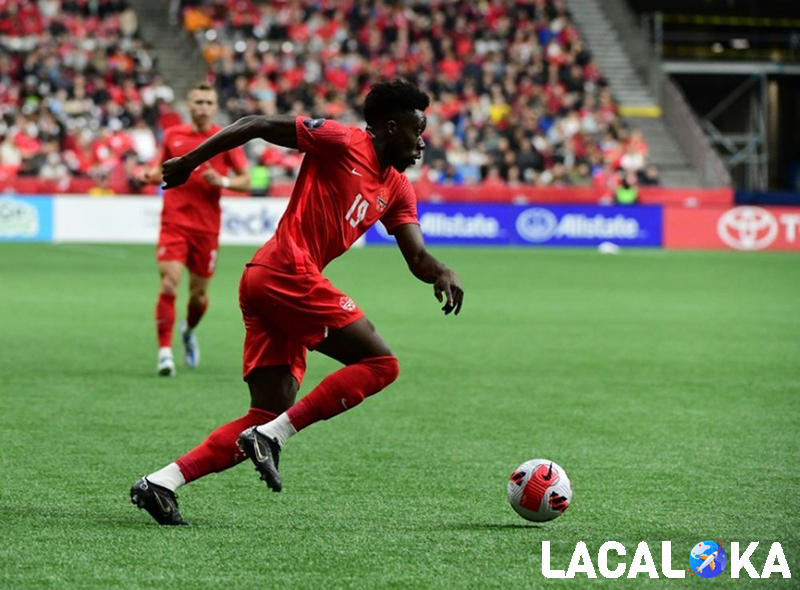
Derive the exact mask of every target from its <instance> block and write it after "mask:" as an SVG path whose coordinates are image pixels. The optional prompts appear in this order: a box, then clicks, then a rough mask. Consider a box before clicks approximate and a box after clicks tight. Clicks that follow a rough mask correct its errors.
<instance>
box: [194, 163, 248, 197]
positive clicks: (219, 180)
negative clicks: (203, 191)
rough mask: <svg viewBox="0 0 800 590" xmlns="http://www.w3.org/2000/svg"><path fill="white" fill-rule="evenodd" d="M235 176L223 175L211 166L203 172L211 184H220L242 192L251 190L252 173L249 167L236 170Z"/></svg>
mask: <svg viewBox="0 0 800 590" xmlns="http://www.w3.org/2000/svg"><path fill="white" fill-rule="evenodd" d="M234 172H235V175H234V176H223V175H222V174H220V173H219V172H217V171H216V170H214V169H213V168H212V167H211V166H208V169H207V170H205V171H204V172H203V179H204V180H205V181H206V182H207V183H208V184H210V185H211V186H218V187H221V188H225V189H230V190H232V191H239V192H242V193H246V192H250V173H249V172H248V171H247V168H240V169H238V170H234Z"/></svg>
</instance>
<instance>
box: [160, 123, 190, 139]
mask: <svg viewBox="0 0 800 590" xmlns="http://www.w3.org/2000/svg"><path fill="white" fill-rule="evenodd" d="M191 130H192V126H191V125H189V124H188V123H181V124H180V125H172V126H171V127H167V128H166V129H164V139H166V138H168V137H174V136H176V135H186V134H187V133H190V132H191Z"/></svg>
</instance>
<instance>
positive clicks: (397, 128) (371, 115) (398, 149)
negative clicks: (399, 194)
mask: <svg viewBox="0 0 800 590" xmlns="http://www.w3.org/2000/svg"><path fill="white" fill-rule="evenodd" d="M429 104H430V99H429V98H428V95H427V94H425V93H424V92H422V90H420V89H419V88H417V86H416V85H414V84H412V83H411V82H406V81H404V80H392V81H391V82H378V83H377V84H373V85H372V87H371V88H370V91H369V94H367V98H366V100H365V101H364V119H365V120H366V122H367V129H368V130H369V131H370V132H371V133H372V134H373V135H375V139H376V140H377V144H378V145H379V146H380V149H381V150H382V152H383V153H382V154H380V155H381V156H382V157H381V159H382V160H383V161H384V162H385V163H386V164H388V165H389V166H392V167H394V168H396V169H397V170H398V171H400V172H402V171H403V170H405V169H406V168H408V167H409V166H411V165H412V164H413V163H414V162H415V161H416V160H418V159H419V158H421V157H422V150H423V149H425V142H424V141H423V140H422V137H421V136H422V132H423V131H425V125H427V123H428V120H427V119H426V118H425V109H426V108H428V105H429Z"/></svg>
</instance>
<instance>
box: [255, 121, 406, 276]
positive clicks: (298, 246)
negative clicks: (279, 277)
mask: <svg viewBox="0 0 800 590" xmlns="http://www.w3.org/2000/svg"><path fill="white" fill-rule="evenodd" d="M295 125H296V128H297V149H298V150H300V151H301V152H305V153H306V156H305V158H304V159H303V163H302V165H301V166H300V173H299V174H298V176H297V181H296V182H295V185H294V189H293V190H292V196H291V199H290V200H289V207H288V208H287V210H286V212H285V213H284V214H283V217H282V218H281V221H280V223H279V224H278V229H277V230H276V232H275V236H274V237H273V238H272V239H271V240H269V241H268V242H267V243H266V244H265V245H264V246H263V247H262V248H261V249H260V250H258V252H256V253H255V256H253V259H252V260H251V263H253V264H260V265H263V266H269V267H272V268H276V269H279V270H284V271H287V272H292V273H294V272H298V273H302V272H306V271H307V269H308V265H309V264H311V265H313V266H315V267H316V269H317V270H322V269H323V268H324V267H325V266H326V265H327V264H328V263H329V262H330V261H331V260H333V259H334V258H336V257H337V256H339V255H340V254H342V253H343V252H344V251H345V250H347V249H348V248H350V246H352V245H353V243H354V242H355V241H356V240H357V239H358V238H359V237H360V236H361V235H362V234H363V233H364V232H366V231H367V229H369V228H370V227H371V226H373V225H374V224H375V222H376V221H378V220H380V221H381V222H382V223H383V225H384V226H386V230H387V231H388V232H389V233H390V234H391V233H394V230H395V229H396V228H397V227H398V226H400V225H404V224H406V223H419V222H418V221H417V199H416V196H415V195H414V189H413V188H412V186H411V183H410V182H409V180H408V178H406V176H405V175H404V174H401V173H400V172H398V171H397V170H395V169H394V168H392V167H388V168H386V169H385V170H383V171H382V170H381V168H380V163H379V162H378V156H377V155H376V153H375V148H374V147H373V145H372V136H371V135H370V134H369V133H367V132H366V131H363V130H361V129H358V128H357V127H346V126H345V125H342V124H340V123H337V122H336V121H332V120H329V119H309V118H306V117H298V118H297V121H296V123H295Z"/></svg>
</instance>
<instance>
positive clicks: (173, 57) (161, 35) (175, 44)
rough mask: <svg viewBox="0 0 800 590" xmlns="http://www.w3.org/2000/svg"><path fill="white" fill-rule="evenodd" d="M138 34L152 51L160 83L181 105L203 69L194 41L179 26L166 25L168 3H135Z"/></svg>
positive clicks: (150, 0)
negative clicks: (162, 82) (159, 73)
mask: <svg viewBox="0 0 800 590" xmlns="http://www.w3.org/2000/svg"><path fill="white" fill-rule="evenodd" d="M133 7H134V9H135V10H136V14H137V16H138V18H139V33H140V35H141V36H142V38H143V39H144V40H145V41H147V43H149V44H150V45H151V46H152V47H153V52H154V54H155V55H156V58H157V59H158V69H159V71H160V72H161V74H162V76H163V77H164V81H165V82H166V83H167V84H169V85H170V86H172V88H173V90H174V91H175V101H176V102H177V103H183V102H184V101H185V97H186V93H187V92H188V91H189V89H190V88H191V87H192V86H194V85H195V84H197V83H198V82H201V81H202V80H203V79H204V78H205V75H206V72H207V67H206V63H205V61H204V60H203V55H202V53H201V51H200V49H199V48H198V46H197V43H196V41H195V40H194V38H193V37H191V36H190V35H189V34H188V33H187V32H186V30H185V29H184V28H183V27H182V26H181V25H180V24H177V25H171V24H170V23H169V2H167V1H166V0H136V2H134V3H133Z"/></svg>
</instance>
